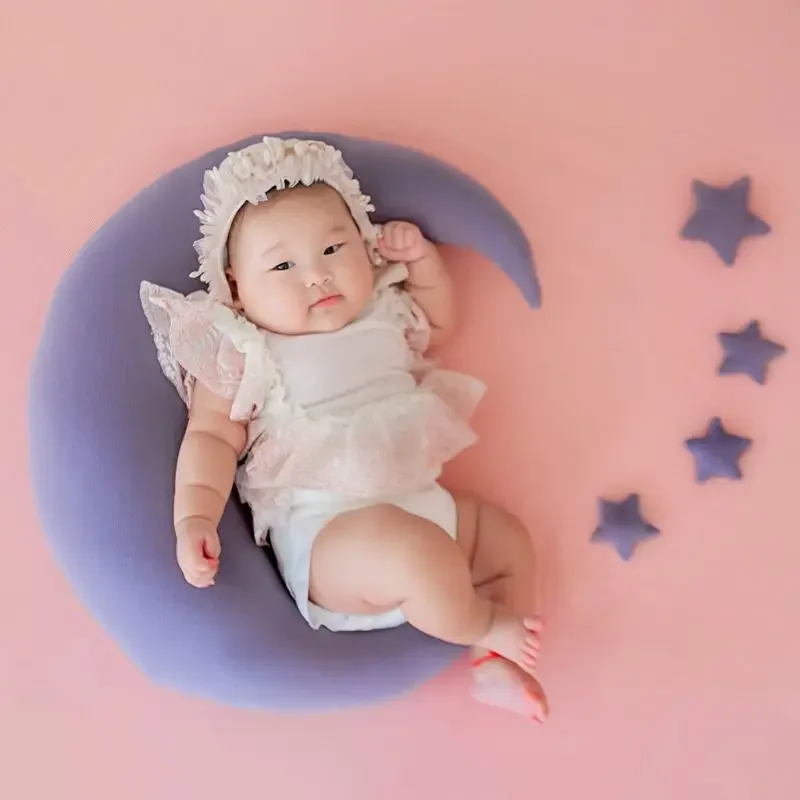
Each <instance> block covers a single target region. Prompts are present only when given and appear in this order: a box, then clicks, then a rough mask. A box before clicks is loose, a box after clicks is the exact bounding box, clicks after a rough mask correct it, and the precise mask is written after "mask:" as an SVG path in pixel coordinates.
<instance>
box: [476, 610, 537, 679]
mask: <svg viewBox="0 0 800 800" xmlns="http://www.w3.org/2000/svg"><path fill="white" fill-rule="evenodd" d="M542 627H543V626H542V622H541V620H540V619H539V618H538V617H518V616H516V615H515V614H512V613H511V612H510V611H509V610H508V609H507V608H505V606H502V605H495V607H494V617H493V619H492V625H491V627H490V628H489V632H488V633H487V634H486V636H484V637H483V639H481V641H479V642H477V643H476V646H477V647H479V648H482V649H484V650H489V651H490V652H492V653H497V654H498V655H501V656H503V658H505V659H507V660H508V661H511V662H513V663H514V664H516V665H517V666H518V667H519V668H520V669H522V670H524V671H525V672H527V673H528V674H529V675H533V674H534V672H535V671H536V659H537V658H538V656H539V631H541V630H542Z"/></svg>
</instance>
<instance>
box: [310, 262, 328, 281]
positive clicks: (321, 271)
mask: <svg viewBox="0 0 800 800" xmlns="http://www.w3.org/2000/svg"><path fill="white" fill-rule="evenodd" d="M330 277H331V276H330V272H329V271H328V270H327V269H326V268H325V265H324V264H323V263H322V262H321V261H315V262H312V263H310V264H308V265H307V268H306V284H307V285H308V286H319V285H320V284H323V283H327V282H328V281H329V280H330Z"/></svg>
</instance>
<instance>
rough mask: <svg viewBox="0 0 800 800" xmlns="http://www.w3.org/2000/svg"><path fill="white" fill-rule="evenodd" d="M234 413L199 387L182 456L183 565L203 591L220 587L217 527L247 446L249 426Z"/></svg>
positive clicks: (178, 507) (178, 523)
mask: <svg viewBox="0 0 800 800" xmlns="http://www.w3.org/2000/svg"><path fill="white" fill-rule="evenodd" d="M230 409H231V403H230V401H228V400H224V399H223V398H221V397H218V396H217V395H216V394H214V393H213V392H211V391H210V390H209V389H206V388H205V387H204V386H203V385H202V384H201V383H199V382H198V383H197V384H196V385H195V390H194V396H193V399H192V407H191V409H190V411H189V423H188V425H187V426H186V433H185V434H184V436H183V442H182V443H181V449H180V453H179V454H178V466H177V469H176V472H175V507H174V523H175V535H176V536H177V556H178V564H179V565H180V568H181V570H182V572H183V575H184V577H185V578H186V580H187V581H188V582H189V583H190V584H192V586H197V587H198V588H203V587H205V586H210V585H212V584H213V583H214V576H215V575H216V573H217V567H218V564H219V554H220V542H219V536H218V534H217V526H218V525H219V521H220V519H221V517H222V512H223V511H224V509H225V504H226V503H227V502H228V497H229V496H230V493H231V489H232V488H233V481H234V478H235V477H236V465H237V463H238V460H239V456H240V455H241V453H242V451H243V449H244V446H245V443H246V441H247V431H246V429H245V426H244V424H242V423H239V422H234V421H233V420H231V418H230V416H229V415H230Z"/></svg>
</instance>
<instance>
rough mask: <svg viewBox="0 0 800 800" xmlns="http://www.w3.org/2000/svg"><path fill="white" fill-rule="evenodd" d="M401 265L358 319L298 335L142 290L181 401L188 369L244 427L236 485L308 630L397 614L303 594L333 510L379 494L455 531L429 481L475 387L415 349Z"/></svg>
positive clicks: (442, 497) (419, 341)
mask: <svg viewBox="0 0 800 800" xmlns="http://www.w3.org/2000/svg"><path fill="white" fill-rule="evenodd" d="M407 275H408V272H407V269H406V267H405V265H402V264H394V265H392V266H390V267H388V268H385V269H384V270H382V271H381V272H379V274H378V277H377V279H376V289H375V295H374V298H373V300H372V302H371V303H370V305H369V306H368V307H367V308H366V309H365V310H364V312H363V313H362V314H361V316H360V317H358V318H357V319H356V320H354V321H353V322H351V323H350V324H349V325H347V326H346V327H344V328H343V329H341V330H339V331H335V332H333V333H321V334H307V335H300V336H285V335H280V334H275V333H271V332H268V331H264V330H261V329H259V328H257V327H256V326H255V325H253V324H252V323H250V322H249V321H247V320H246V319H245V318H244V317H243V316H241V315H239V314H237V313H236V312H235V311H233V310H232V309H230V308H229V307H227V306H225V305H222V304H220V303H218V302H216V301H214V300H212V299H211V297H210V296H209V295H208V294H207V293H206V292H195V293H194V294H191V295H189V296H188V297H187V296H184V295H182V294H179V293H177V292H174V291H172V290H170V289H166V288H164V287H160V286H156V285H154V284H151V283H147V282H145V283H143V284H142V287H141V300H142V306H143V308H144V311H145V315H146V316H147V319H148V321H149V323H150V326H151V328H152V330H153V335H154V338H155V341H156V346H157V351H158V357H159V363H160V364H161V368H162V370H163V371H164V373H165V375H166V376H167V377H168V378H169V379H170V381H171V382H172V383H173V385H174V386H175V387H176V389H177V390H178V392H179V394H180V395H181V397H182V398H183V400H184V402H186V404H187V406H188V405H191V399H192V389H193V386H194V382H195V380H200V381H202V382H203V383H204V384H205V385H206V386H207V387H208V388H209V389H211V390H212V391H214V392H216V393H218V394H220V395H221V396H223V397H226V398H229V399H230V400H231V401H232V408H231V418H232V419H234V420H239V421H243V422H245V423H246V424H247V445H246V449H245V452H244V454H243V456H242V458H241V461H240V464H239V467H238V470H237V475H236V486H237V490H238V492H239V496H240V497H241V499H242V501H243V502H245V503H247V504H248V505H249V506H250V508H251V510H252V514H253V525H254V535H255V539H256V542H257V543H258V544H261V545H263V544H267V543H269V544H270V545H271V546H272V548H273V549H274V551H275V555H276V557H277V561H278V564H279V567H280V570H281V574H282V576H283V579H284V581H285V582H286V585H287V587H288V589H289V591H290V592H291V594H292V596H293V597H294V598H295V601H296V603H297V606H298V608H299V610H300V612H301V613H302V615H303V616H304V617H305V619H306V620H307V621H308V622H309V624H310V625H312V626H313V627H314V628H319V627H320V626H323V625H324V626H325V627H327V628H329V629H331V630H370V629H374V628H386V627H393V626H395V625H399V624H402V623H403V622H404V619H403V615H402V613H401V612H400V610H399V609H396V610H394V611H392V612H389V613H387V614H382V615H379V616H374V617H366V616H356V615H345V614H334V613H332V612H329V611H327V610H325V609H322V608H320V607H318V606H316V605H315V604H313V603H311V602H310V601H309V598H308V583H309V566H310V561H311V548H312V546H313V543H314V539H315V538H316V536H317V535H318V534H319V532H320V531H321V530H322V529H323V528H324V527H325V525H326V524H327V523H328V522H329V521H330V520H331V519H333V518H334V517H336V516H337V515H338V514H340V513H342V512H343V511H346V510H350V509H354V508H359V507H364V506H369V505H373V504H375V503H378V502H388V503H392V504H394V505H397V506H399V507H400V508H403V509H405V510H406V511H409V512H410V513H413V514H417V515H419V516H421V517H424V518H426V519H429V520H431V521H432V522H435V523H436V524H438V525H439V526H440V527H442V528H443V529H444V530H445V531H446V532H447V533H448V534H449V535H450V536H452V537H453V538H455V535H456V511H455V504H454V501H453V498H452V497H451V495H450V494H449V493H448V492H446V491H445V490H444V489H443V488H441V487H440V486H439V484H438V483H437V479H438V477H439V475H440V473H441V470H442V465H443V464H444V463H445V462H446V461H448V460H450V459H451V458H453V457H454V456H455V455H456V454H457V453H459V452H461V451H462V450H463V449H464V448H466V447H468V446H470V445H471V444H473V443H474V442H475V441H476V436H475V434H474V433H473V431H472V430H471V428H470V427H469V425H468V423H467V420H468V419H469V417H470V416H471V414H472V412H473V411H474V409H475V406H476V405H477V403H478V402H479V400H480V398H481V397H482V395H483V392H484V390H485V387H484V385H483V384H482V383H481V382H480V381H478V380H477V379H475V378H472V377H470V376H467V375H464V374H462V373H457V372H451V371H447V370H440V369H435V368H433V367H432V365H431V364H430V363H428V362H426V361H425V360H424V359H423V357H422V354H423V353H424V351H425V349H426V347H427V342H428V336H429V330H430V329H429V326H428V323H427V320H426V319H425V316H424V314H423V313H422V311H421V309H420V308H419V306H417V305H416V303H414V301H413V300H412V298H411V296H410V295H409V294H408V292H406V291H404V290H403V289H401V288H400V286H399V285H398V284H400V283H401V282H402V281H403V280H404V279H405V278H406V277H407ZM223 546H224V545H223Z"/></svg>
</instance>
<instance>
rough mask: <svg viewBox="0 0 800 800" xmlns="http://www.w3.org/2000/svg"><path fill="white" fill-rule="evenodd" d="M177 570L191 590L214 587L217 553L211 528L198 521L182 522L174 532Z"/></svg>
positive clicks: (217, 544) (218, 549)
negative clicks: (178, 568) (193, 588)
mask: <svg viewBox="0 0 800 800" xmlns="http://www.w3.org/2000/svg"><path fill="white" fill-rule="evenodd" d="M175 533H176V536H177V545H176V550H177V556H178V566H179V567H180V568H181V572H183V577H184V578H186V581H187V582H188V583H190V584H191V585H192V586H196V587H197V588H198V589H204V588H205V587H206V586H213V585H214V576H215V575H216V574H217V570H218V569H219V554H220V551H221V547H220V543H219V535H218V534H217V531H216V529H215V528H214V526H213V525H212V524H211V523H210V522H209V521H208V520H207V519H203V518H202V517H190V518H189V519H185V520H183V522H181V523H180V525H178V527H177V530H176V531H175Z"/></svg>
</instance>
